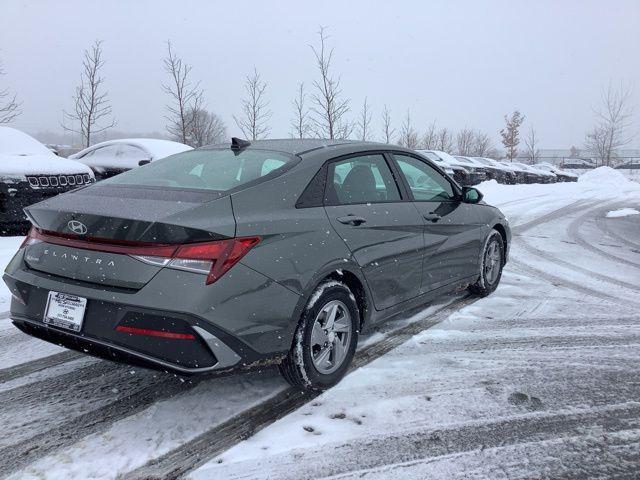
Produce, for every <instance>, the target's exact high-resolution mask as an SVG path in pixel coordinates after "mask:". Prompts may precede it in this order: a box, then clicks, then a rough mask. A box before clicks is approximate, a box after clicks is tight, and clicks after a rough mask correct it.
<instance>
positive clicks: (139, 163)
mask: <svg viewBox="0 0 640 480" xmlns="http://www.w3.org/2000/svg"><path fill="white" fill-rule="evenodd" d="M147 163H151V160H150V159H148V158H147V159H145V160H140V161H139V162H138V166H139V167H141V166H143V165H146V164H147Z"/></svg>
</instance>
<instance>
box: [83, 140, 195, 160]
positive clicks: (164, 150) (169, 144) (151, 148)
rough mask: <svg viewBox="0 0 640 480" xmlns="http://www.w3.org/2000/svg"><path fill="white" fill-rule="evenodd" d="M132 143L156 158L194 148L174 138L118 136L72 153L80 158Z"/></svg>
mask: <svg viewBox="0 0 640 480" xmlns="http://www.w3.org/2000/svg"><path fill="white" fill-rule="evenodd" d="M123 144H124V145H132V146H134V147H138V148H141V149H142V150H144V151H146V152H147V153H148V154H150V155H151V156H152V157H154V158H163V157H168V156H169V155H173V154H176V153H180V152H184V151H187V150H191V149H192V148H191V147H190V146H188V145H185V144H183V143H179V142H174V141H173V140H165V139H160V138H118V139H114V140H107V141H105V142H100V143H96V144H94V145H91V146H90V147H87V148H85V149H83V150H80V151H79V152H77V153H75V154H74V155H72V157H73V158H80V157H82V156H84V155H86V154H87V153H89V152H91V151H93V150H97V149H99V148H102V147H109V146H111V145H123Z"/></svg>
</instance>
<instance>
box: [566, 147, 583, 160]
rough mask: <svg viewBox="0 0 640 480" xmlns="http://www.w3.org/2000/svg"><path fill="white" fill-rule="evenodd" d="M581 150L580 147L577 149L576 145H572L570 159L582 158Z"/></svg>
mask: <svg viewBox="0 0 640 480" xmlns="http://www.w3.org/2000/svg"><path fill="white" fill-rule="evenodd" d="M580 151H581V150H580V149H579V148H578V147H576V146H575V145H571V148H570V149H569V157H570V158H576V157H579V156H580Z"/></svg>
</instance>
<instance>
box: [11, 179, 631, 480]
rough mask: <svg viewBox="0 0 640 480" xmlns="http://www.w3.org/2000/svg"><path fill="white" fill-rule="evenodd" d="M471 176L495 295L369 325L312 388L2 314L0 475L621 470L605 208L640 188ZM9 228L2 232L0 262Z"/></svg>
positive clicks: (625, 440)
mask: <svg viewBox="0 0 640 480" xmlns="http://www.w3.org/2000/svg"><path fill="white" fill-rule="evenodd" d="M480 188H481V189H483V192H484V193H485V195H486V198H487V201H489V202H492V203H494V204H497V205H498V206H500V208H501V209H502V210H503V211H504V212H505V213H506V215H507V217H508V218H509V220H510V223H511V225H512V228H513V231H514V240H513V246H512V250H511V259H510V262H509V263H508V264H507V267H506V269H505V274H504V277H503V281H502V283H501V285H500V287H499V288H498V290H497V291H496V292H495V294H493V295H492V296H490V297H488V298H485V299H477V298H474V297H466V296H464V295H463V294H461V295H460V296H454V297H450V298H447V299H443V300H441V301H439V302H438V303H437V304H436V305H432V306H430V307H429V308H427V309H426V310H424V311H418V312H411V314H410V315H409V316H408V317H405V318H400V319H398V320H396V321H393V322H388V323H386V324H385V325H384V326H383V327H381V328H380V329H378V330H377V331H374V332H371V333H370V334H369V335H367V336H366V337H364V338H363V339H362V340H361V344H360V347H359V353H358V357H357V359H356V362H355V368H354V369H353V371H352V373H351V374H350V375H348V376H347V377H346V378H345V379H344V380H343V381H342V382H341V383H340V384H339V385H338V386H336V387H334V388H333V389H330V390H329V391H327V392H325V393H324V394H322V395H320V396H313V395H308V394H302V393H300V392H295V391H293V390H292V389H291V388H290V387H288V386H287V385H286V384H285V383H284V382H283V381H282V380H281V379H280V378H279V376H278V375H277V374H276V373H275V372H271V371H263V372H257V373H251V374H245V375H240V376H234V377H227V378H219V379H200V380H196V381H190V380H185V379H180V378H177V377H175V376H173V375H168V374H163V373H159V372H152V371H146V370H144V369H139V368H132V367H127V366H123V365H118V364H114V363H110V362H108V361H103V360H98V359H94V358H91V357H85V356H81V355H79V354H76V353H71V352H68V351H65V350H63V349H61V348H59V347H56V346H54V345H50V344H47V343H44V342H41V341H39V340H36V339H32V338H30V337H27V336H25V335H23V334H22V333H20V332H19V331H17V330H16V329H15V328H14V327H13V326H12V325H11V324H10V321H9V320H8V319H6V318H5V319H3V320H1V322H2V323H1V326H0V341H1V342H2V345H3V348H2V351H1V352H0V362H1V368H0V382H1V384H0V397H1V401H2V405H3V408H2V411H1V413H0V420H1V422H2V424H3V427H4V431H5V432H8V434H6V435H4V436H3V437H2V440H0V442H1V443H0V452H1V453H2V455H1V456H0V458H1V459H2V460H0V475H3V476H8V477H9V478H41V477H43V476H46V477H47V478H70V477H74V476H75V477H80V476H82V477H83V478H116V477H118V476H121V477H122V478H176V477H178V476H187V477H189V478H326V477H332V478H333V477H339V478H362V477H364V478H389V477H390V476H394V475H395V476H397V477H398V478H425V477H428V476H431V475H436V476H448V477H450V478H474V477H481V478H503V477H504V478H525V477H527V478H529V477H531V476H540V475H542V476H548V477H559V476H572V477H576V476H577V477H580V476H604V477H607V478H613V477H620V478H623V477H625V478H631V477H632V476H633V475H634V472H635V473H637V470H636V467H637V465H638V461H640V459H639V458H638V456H639V452H640V448H638V447H639V444H640V443H639V442H640V437H639V434H638V424H637V419H638V416H639V413H640V404H638V402H637V398H638V394H639V393H640V383H638V381H637V374H636V370H637V368H636V367H637V365H636V363H637V361H636V360H637V358H638V355H639V354H640V351H639V350H638V338H639V337H640V327H639V324H640V323H639V321H640V317H639V316H638V307H639V306H640V301H639V300H638V298H639V297H638V292H639V290H640V287H638V282H637V279H638V270H639V269H640V256H639V255H640V254H639V253H638V252H639V250H640V245H638V242H637V238H638V233H639V232H640V227H639V226H638V216H637V215H628V216H616V215H615V214H614V215H613V216H607V215H608V214H609V212H616V211H619V210H621V209H625V208H626V209H636V210H638V209H640V187H639V186H638V185H637V184H634V183H631V182H626V181H625V182H623V181H622V180H621V179H620V178H619V177H618V176H616V173H615V172H613V173H611V171H606V170H605V171H603V172H594V173H592V174H591V178H589V179H588V181H581V182H577V183H574V184H570V185H561V184H552V185H522V186H505V185H498V184H497V183H494V182H491V183H487V184H484V185H481V186H480ZM19 242H20V239H19V238H6V239H4V240H3V243H2V254H3V255H4V257H3V258H4V259H5V262H6V261H7V260H8V258H9V255H11V252H12V251H13V250H14V249H15V247H16V246H17V245H18V243H19ZM7 297H8V293H7V292H6V291H4V294H3V302H4V305H5V306H6V305H7V303H6V302H7ZM5 308H6V307H5ZM69 392H73V395H69Z"/></svg>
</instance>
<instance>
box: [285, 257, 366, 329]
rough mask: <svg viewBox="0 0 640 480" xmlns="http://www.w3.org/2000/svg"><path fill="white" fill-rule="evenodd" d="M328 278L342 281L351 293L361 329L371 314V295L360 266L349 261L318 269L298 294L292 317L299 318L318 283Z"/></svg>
mask: <svg viewBox="0 0 640 480" xmlns="http://www.w3.org/2000/svg"><path fill="white" fill-rule="evenodd" d="M328 280H335V281H338V282H341V283H344V284H345V285H346V286H347V288H349V290H350V291H351V293H353V296H354V297H355V300H356V305H357V306H358V314H359V316H360V318H359V327H360V331H362V328H363V327H364V325H366V324H367V323H368V320H369V318H370V316H371V301H370V299H371V295H370V292H369V288H368V286H367V283H366V281H365V279H364V277H363V275H362V272H361V271H360V268H359V267H358V266H357V265H356V264H352V263H351V262H348V263H345V262H343V263H341V264H334V265H330V266H326V267H325V268H323V269H322V270H321V271H319V272H318V273H317V274H316V275H315V276H314V277H313V279H312V280H311V281H310V282H309V283H308V285H307V288H306V289H305V291H304V292H303V294H302V295H301V296H300V299H299V300H298V304H297V305H296V308H295V310H294V319H295V320H296V321H299V320H300V317H301V316H302V313H303V312H304V309H305V308H306V306H307V304H308V303H309V299H310V298H311V295H312V294H313V292H315V291H316V289H317V288H318V286H320V284H322V283H323V282H326V281H328Z"/></svg>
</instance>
